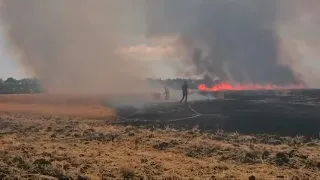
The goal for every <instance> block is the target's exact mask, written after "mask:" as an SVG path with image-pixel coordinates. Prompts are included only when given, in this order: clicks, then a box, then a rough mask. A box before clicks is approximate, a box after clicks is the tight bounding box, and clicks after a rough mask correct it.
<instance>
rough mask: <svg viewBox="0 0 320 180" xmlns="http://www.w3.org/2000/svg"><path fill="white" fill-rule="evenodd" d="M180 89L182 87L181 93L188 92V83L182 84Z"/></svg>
mask: <svg viewBox="0 0 320 180" xmlns="http://www.w3.org/2000/svg"><path fill="white" fill-rule="evenodd" d="M181 89H182V92H183V94H188V84H184V85H182V88H181Z"/></svg>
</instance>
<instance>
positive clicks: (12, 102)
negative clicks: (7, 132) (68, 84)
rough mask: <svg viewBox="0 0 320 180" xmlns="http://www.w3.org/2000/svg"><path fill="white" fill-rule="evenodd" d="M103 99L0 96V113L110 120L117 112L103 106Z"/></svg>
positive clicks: (69, 96) (42, 95)
mask: <svg viewBox="0 0 320 180" xmlns="http://www.w3.org/2000/svg"><path fill="white" fill-rule="evenodd" d="M102 100H103V98H102V97H93V96H86V97H83V96H80V95H79V96H76V95H73V96H71V95H50V94H35V95H31V94H25V95H0V113H7V112H9V113H23V114H25V115H55V116H73V117H86V118H99V119H104V118H110V116H115V112H114V111H113V110H112V109H110V108H106V107H104V106H103V105H102Z"/></svg>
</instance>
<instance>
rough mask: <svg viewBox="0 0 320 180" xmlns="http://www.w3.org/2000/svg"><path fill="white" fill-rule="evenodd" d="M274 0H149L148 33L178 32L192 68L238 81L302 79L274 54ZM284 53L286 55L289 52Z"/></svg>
mask: <svg viewBox="0 0 320 180" xmlns="http://www.w3.org/2000/svg"><path fill="white" fill-rule="evenodd" d="M280 8H281V4H280V1H279V0H199V1H195V0H161V1H160V0H149V1H147V6H146V11H147V28H148V29H147V31H148V36H149V37H161V36H174V35H179V36H180V41H179V45H180V48H181V49H183V51H184V52H185V53H186V56H185V63H186V64H188V65H191V66H193V67H195V70H194V73H196V74H204V73H206V74H209V75H210V76H218V77H219V78H221V79H222V80H227V81H234V82H239V83H244V82H251V83H272V84H288V83H296V82H300V81H301V80H300V79H299V78H298V76H297V74H296V73H295V72H294V71H293V70H292V69H291V68H290V67H289V66H287V65H285V64H283V63H282V62H281V60H280V58H279V47H278V45H279V37H278V33H277V29H276V27H275V25H276V23H278V18H279V12H280ZM285 58H287V59H290V56H286V57H285Z"/></svg>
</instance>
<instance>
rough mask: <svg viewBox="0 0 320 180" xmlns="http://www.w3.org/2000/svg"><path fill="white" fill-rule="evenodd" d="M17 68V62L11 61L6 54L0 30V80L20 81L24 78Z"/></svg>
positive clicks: (20, 70)
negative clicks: (11, 79)
mask: <svg viewBox="0 0 320 180" xmlns="http://www.w3.org/2000/svg"><path fill="white" fill-rule="evenodd" d="M19 66H20V65H19V63H18V61H15V60H13V59H12V58H10V57H9V55H8V54H7V50H6V42H5V38H4V34H3V31H2V30H1V28H0V78H2V79H6V78H8V77H14V78H18V79H21V78H24V77H26V75H25V74H24V73H23V72H22V69H21V68H20V67H19Z"/></svg>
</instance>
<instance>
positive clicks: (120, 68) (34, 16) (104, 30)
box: [0, 0, 150, 93]
mask: <svg viewBox="0 0 320 180" xmlns="http://www.w3.org/2000/svg"><path fill="white" fill-rule="evenodd" d="M0 2H1V8H2V9H1V19H2V26H4V27H5V29H6V31H7V38H8V41H9V43H10V45H11V46H10V49H11V51H12V50H13V49H14V51H13V53H12V55H13V59H19V61H20V62H21V63H22V64H23V65H24V67H26V68H31V71H32V72H34V74H35V75H36V76H37V77H38V78H40V79H41V80H42V82H43V84H45V85H46V87H47V88H48V89H49V90H50V91H53V92H64V93H65V92H67V93H119V92H141V91H143V90H146V87H145V84H144V83H143V82H142V80H144V78H146V77H148V75H150V74H149V71H148V70H147V68H146V67H145V64H143V63H140V62H139V61H137V60H133V59H129V58H128V57H123V56H121V55H119V54H117V53H115V52H116V49H117V48H118V47H121V45H122V44H123V43H124V42H125V41H126V40H128V37H129V36H130V35H128V33H126V32H130V31H131V30H132V28H134V24H133V23H131V24H129V23H130V22H131V20H132V19H131V17H132V14H133V13H135V12H134V11H135V9H133V8H130V7H131V6H130V5H131V4H130V2H127V1H124V0H117V1H114V0H1V1H0ZM132 3H133V1H132Z"/></svg>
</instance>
